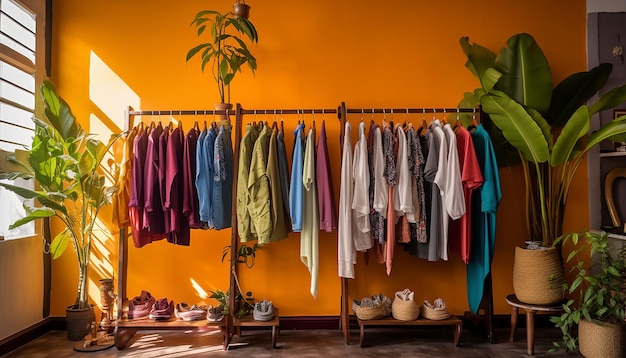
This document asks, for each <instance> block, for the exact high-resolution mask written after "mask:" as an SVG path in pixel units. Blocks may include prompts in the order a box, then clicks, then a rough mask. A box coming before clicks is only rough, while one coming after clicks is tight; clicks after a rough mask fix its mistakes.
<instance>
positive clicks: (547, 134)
mask: <svg viewBox="0 0 626 358" xmlns="http://www.w3.org/2000/svg"><path fill="white" fill-rule="evenodd" d="M526 112H528V114H529V115H530V117H531V118H532V119H533V121H535V123H537V125H538V126H539V128H540V129H541V132H542V133H543V137H544V138H545V139H546V143H547V144H548V151H551V150H552V147H553V146H554V144H553V143H554V139H553V137H552V128H550V125H549V124H548V122H547V121H546V120H545V119H544V118H543V116H542V115H541V113H539V112H538V111H537V110H536V109H534V108H531V107H527V108H526Z"/></svg>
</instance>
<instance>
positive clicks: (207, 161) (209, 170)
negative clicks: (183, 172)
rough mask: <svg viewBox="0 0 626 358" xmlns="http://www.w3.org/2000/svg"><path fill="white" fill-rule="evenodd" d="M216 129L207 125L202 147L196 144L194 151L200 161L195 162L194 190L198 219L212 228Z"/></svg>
mask: <svg viewBox="0 0 626 358" xmlns="http://www.w3.org/2000/svg"><path fill="white" fill-rule="evenodd" d="M217 134H218V130H217V127H216V126H215V125H213V124H212V125H211V126H209V128H208V129H207V132H206V135H205V136H204V140H203V141H202V147H200V146H197V148H196V152H199V155H200V162H197V163H196V164H197V166H198V169H197V172H196V190H197V191H198V206H199V208H200V210H199V211H200V221H201V222H204V223H206V224H205V225H203V226H204V227H206V228H209V229H213V228H215V225H214V223H213V218H212V216H211V211H212V209H211V206H212V205H213V183H212V182H213V177H214V176H215V171H214V169H213V157H214V152H215V138H216V137H217Z"/></svg>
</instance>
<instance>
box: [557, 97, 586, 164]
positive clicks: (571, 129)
mask: <svg viewBox="0 0 626 358" xmlns="http://www.w3.org/2000/svg"><path fill="white" fill-rule="evenodd" d="M589 122H590V117H589V110H588V108H587V106H586V105H582V106H580V108H578V110H576V112H574V114H573V115H572V116H571V117H570V119H569V120H568V121H567V122H566V123H565V126H564V127H563V130H562V131H561V134H560V135H559V137H558V138H557V139H556V143H554V148H553V149H552V158H551V159H552V160H551V165H552V166H553V167H555V166H557V165H560V164H562V163H565V162H566V161H567V160H568V159H569V158H570V154H571V153H572V152H573V151H574V146H575V145H576V142H577V141H578V139H579V138H581V137H583V136H584V135H586V134H587V132H589Z"/></svg>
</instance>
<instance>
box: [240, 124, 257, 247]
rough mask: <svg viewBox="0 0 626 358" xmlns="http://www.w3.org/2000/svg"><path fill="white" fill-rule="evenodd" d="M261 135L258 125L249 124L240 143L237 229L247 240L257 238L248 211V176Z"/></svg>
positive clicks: (244, 240) (245, 240) (242, 239)
mask: <svg viewBox="0 0 626 358" xmlns="http://www.w3.org/2000/svg"><path fill="white" fill-rule="evenodd" d="M258 136H259V133H258V130H257V128H256V126H253V125H252V124H248V125H247V126H246V133H245V134H244V136H243V138H242V139H241V143H240V145H239V167H238V168H237V173H238V174H237V231H238V232H239V240H241V242H247V241H251V240H254V239H256V235H254V234H253V233H252V222H251V220H250V213H249V212H248V202H249V201H248V200H249V199H248V178H249V173H250V165H251V163H252V151H253V150H254V143H255V142H256V140H257V138H258Z"/></svg>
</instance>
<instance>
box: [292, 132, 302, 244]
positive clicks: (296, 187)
mask: <svg viewBox="0 0 626 358" xmlns="http://www.w3.org/2000/svg"><path fill="white" fill-rule="evenodd" d="M293 135H294V142H293V153H292V156H291V158H292V160H291V181H290V184H289V216H291V229H292V230H293V232H300V231H302V205H303V204H302V200H303V196H304V193H303V192H302V170H303V165H304V163H303V161H304V123H302V124H298V126H297V127H296V129H295V131H294V132H293Z"/></svg>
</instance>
